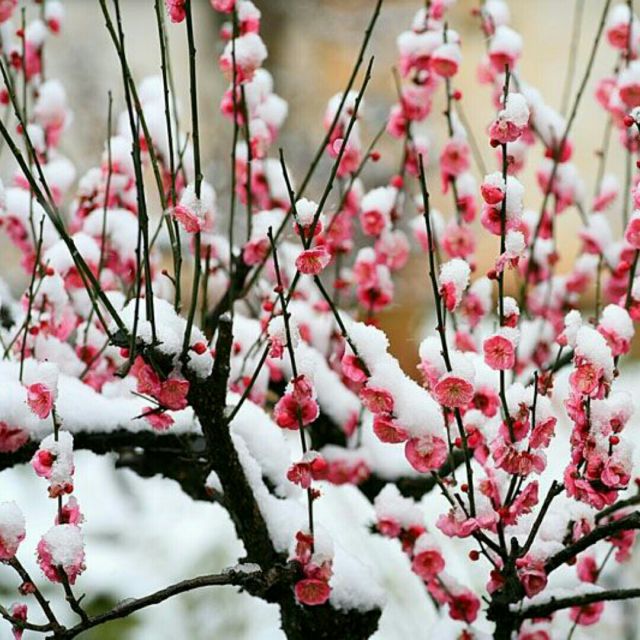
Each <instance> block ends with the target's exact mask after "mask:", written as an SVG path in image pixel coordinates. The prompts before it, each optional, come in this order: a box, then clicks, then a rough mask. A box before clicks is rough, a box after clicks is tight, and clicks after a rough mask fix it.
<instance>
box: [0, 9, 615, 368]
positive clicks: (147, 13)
mask: <svg viewBox="0 0 640 640" xmlns="http://www.w3.org/2000/svg"><path fill="white" fill-rule="evenodd" d="M603 4H604V2H601V1H600V0H511V1H510V2H509V6H510V8H511V14H512V26H513V27H514V28H515V29H516V30H517V31H519V32H520V33H521V34H522V35H523V37H524V40H525V46H524V54H523V58H522V61H521V63H520V75H521V77H522V78H523V79H524V80H526V82H528V83H529V84H531V85H533V86H534V87H536V88H538V89H539V90H540V91H541V92H542V94H543V96H544V97H545V99H546V101H547V102H549V104H550V105H551V106H554V107H556V108H558V109H560V108H561V104H562V102H563V100H562V96H563V93H564V91H565V84H566V83H567V76H569V80H568V82H569V86H570V87H571V88H572V91H571V94H570V95H571V100H570V101H569V102H570V104H571V102H572V101H573V96H574V95H575V90H576V88H577V85H578V84H579V82H580V80H581V78H582V76H583V72H584V69H585V67H586V62H587V58H588V55H589V53H590V49H591V45H592V43H593V39H594V36H595V33H596V30H597V25H598V21H599V19H600V16H601V12H602V7H603ZM121 5H122V10H123V16H124V27H125V31H126V38H127V49H128V55H129V61H130V65H131V67H132V71H133V74H134V77H135V78H136V80H138V81H139V80H141V79H143V78H144V77H146V76H149V75H155V74H158V73H159V64H160V54H159V50H158V46H157V39H156V30H155V22H154V20H155V18H154V15H153V0H121ZM257 5H258V7H259V8H260V10H261V11H262V24H263V27H262V34H263V37H264V40H265V42H266V44H267V46H268V49H269V58H268V60H267V61H266V65H265V66H266V68H267V69H268V70H269V71H270V72H271V73H272V74H273V76H274V79H275V90H276V92H277V93H278V94H280V95H281V96H282V97H283V98H285V99H286V100H287V101H288V103H289V117H288V118H287V121H286V123H285V126H284V129H283V131H282V135H281V137H280V139H279V141H278V143H277V144H278V145H281V146H282V147H283V148H284V151H285V156H286V158H287V159H288V163H289V164H290V166H291V172H292V174H293V177H294V179H295V178H296V177H297V178H298V179H301V177H302V176H303V175H304V172H305V170H306V168H307V166H308V163H309V159H310V158H311V157H312V155H313V153H314V152H315V149H316V148H317V145H318V144H319V141H320V140H321V139H322V136H323V133H324V131H323V129H322V117H323V114H324V110H325V107H326V103H327V100H328V99H329V98H330V97H331V96H333V95H334V94H335V93H337V92H338V91H340V90H341V89H342V88H343V87H344V86H345V84H346V82H347V79H348V77H349V74H350V73H351V69H352V66H353V63H354V60H355V58H356V56H357V53H358V49H359V47H360V43H361V39H362V33H363V30H364V28H365V26H366V24H367V22H368V19H369V16H370V14H371V11H372V8H373V5H374V2H373V0H349V1H348V2H344V1H341V0H295V2H291V1H290V0H263V1H262V2H260V1H259V0H258V1H257ZM578 5H581V7H580V6H578ZM420 6H421V3H420V2H418V1H416V0H385V2H384V4H383V9H382V13H381V16H380V18H379V21H378V24H377V27H376V30H375V34H374V37H373V39H372V43H371V46H370V51H369V53H370V55H374V56H375V66H374V75H373V79H372V81H371V83H370V85H369V88H368V90H367V95H366V100H365V102H366V108H365V111H364V121H363V126H362V131H363V145H364V146H365V147H366V146H367V145H368V143H369V141H370V140H371V139H372V137H373V136H374V135H375V133H376V132H377V131H378V130H379V128H380V126H381V125H382V123H383V122H384V120H385V118H386V115H387V113H388V109H389V107H390V105H391V104H392V103H393V102H394V100H395V86H394V82H393V76H392V67H393V65H394V64H396V62H397V49H396V45H395V40H396V37H397V35H398V34H399V33H400V32H401V31H402V30H405V29H407V28H408V27H409V25H410V23H411V19H412V17H413V15H414V14H415V12H416V11H417V9H418V8H419V7H420ZM477 6H478V0H458V2H457V3H456V5H455V6H454V7H453V8H452V9H451V10H450V14H449V15H450V27H451V28H454V29H456V30H457V31H458V32H459V33H460V35H461V37H462V43H463V55H464V61H463V65H462V69H461V72H460V73H459V74H458V76H456V78H455V83H454V86H455V88H458V89H460V90H461V91H462V93H463V100H462V108H463V110H464V113H465V115H466V118H467V120H468V121H469V123H470V128H471V130H472V131H473V133H474V135H475V138H476V139H477V142H478V146H479V149H480V152H481V154H482V156H483V159H484V161H485V164H486V165H487V167H488V171H493V170H495V169H497V168H498V164H497V161H496V155H495V152H494V150H493V149H491V147H489V145H488V139H487V137H486V135H485V130H486V127H487V125H488V123H489V122H490V120H491V118H492V116H493V108H492V105H491V97H490V91H489V89H488V88H487V87H486V86H479V85H478V84H477V82H476V68H477V62H478V60H479V59H480V57H481V56H482V54H483V53H484V51H485V42H484V38H483V36H482V34H481V32H480V30H479V24H478V18H477V17H476V16H474V15H473V13H472V11H473V9H474V8H476V7H477ZM65 7H66V14H67V18H66V21H65V26H64V31H63V35H62V37H61V38H58V39H54V40H51V41H50V44H49V45H47V52H46V56H47V73H48V74H49V76H50V77H59V78H61V79H62V80H63V81H64V83H65V86H66V88H67V91H68V97H69V103H70V105H71V107H72V109H73V110H74V114H75V116H74V122H73V124H72V128H71V129H70V130H68V131H67V132H66V133H65V134H64V136H63V142H62V145H61V149H62V152H63V153H65V154H67V155H68V156H69V157H70V158H71V159H72V160H73V161H74V163H75V165H76V168H77V172H78V176H81V175H82V174H83V173H84V172H85V171H86V170H87V169H88V168H90V167H92V166H94V165H96V164H97V163H98V162H99V160H100V154H101V152H102V149H103V145H104V141H105V138H106V130H107V124H106V120H107V93H108V91H109V90H111V91H112V93H113V96H114V113H116V114H117V113H119V111H121V110H122V109H123V105H124V103H123V97H122V91H121V81H120V72H119V66H118V64H117V60H116V55H115V51H114V49H113V46H112V43H111V41H110V40H109V38H108V34H107V32H106V29H105V28H104V22H103V18H102V14H101V11H100V7H99V4H98V2H97V0H95V1H91V0H67V1H66V2H65ZM576 7H578V9H581V10H579V11H577V12H576ZM194 11H195V27H196V37H197V45H198V81H199V90H200V91H199V93H200V114H201V116H200V117H201V129H202V148H203V159H204V160H203V162H204V173H205V177H206V179H207V180H209V181H210V182H211V183H212V184H213V185H214V186H215V187H216V189H217V191H218V194H219V196H220V198H219V202H220V203H222V204H221V206H220V209H221V211H220V218H221V220H224V216H225V206H224V203H225V202H228V196H227V194H228V191H229V179H230V174H229V167H230V162H229V151H228V149H229V148H230V146H229V145H230V141H231V127H230V126H229V121H228V120H226V119H224V118H222V117H221V116H220V114H219V102H220V98H221V96H222V93H223V91H224V89H225V87H226V82H225V81H224V79H223V78H222V75H221V74H220V72H219V70H218V67H217V57H218V55H219V53H220V51H221V48H222V44H221V41H220V38H219V36H218V31H219V28H220V19H219V17H218V15H217V14H216V13H215V12H213V11H211V8H210V6H209V3H208V1H207V0H196V1H195V2H194ZM576 15H578V17H579V18H580V23H581V34H580V40H579V43H578V48H577V58H576V63H575V68H574V71H573V73H571V70H570V69H568V59H569V50H570V47H571V42H572V29H573V22H574V18H575V17H576ZM168 26H169V32H170V40H171V55H172V59H173V64H174V70H175V80H176V87H177V93H178V97H179V100H180V102H181V103H182V105H183V109H182V112H183V121H184V126H185V127H186V128H188V126H189V120H188V117H186V116H188V109H187V107H188V93H187V90H188V73H187V53H186V37H185V33H184V31H185V30H184V29H183V28H182V25H172V24H169V25H168ZM613 65H614V54H613V52H612V50H611V49H610V48H609V47H607V46H606V44H605V46H602V47H601V48H600V50H599V53H598V56H597V58H596V62H595V66H594V69H593V72H592V74H591V79H590V82H589V85H588V87H587V91H586V93H585V96H584V98H583V100H582V102H581V104H580V109H579V112H578V117H577V120H576V123H575V124H574V127H573V132H572V139H573V141H574V143H575V156H574V160H575V163H576V165H577V166H578V169H579V170H580V173H581V175H582V177H583V179H584V181H585V185H586V193H587V203H588V202H589V200H590V198H591V195H592V193H593V191H594V188H595V185H594V182H595V176H596V172H597V162H596V160H597V157H596V153H597V151H598V150H599V149H600V148H601V146H602V141H603V135H604V129H605V118H604V116H603V112H602V109H601V108H600V107H599V105H598V104H597V103H596V102H595V100H594V99H593V87H594V86H595V85H594V83H595V81H596V80H597V79H598V78H600V77H602V76H603V75H606V74H608V73H610V72H611V70H612V69H613ZM356 86H359V83H356ZM442 93H443V92H442V91H440V92H439V94H440V97H441V94H442ZM442 107H443V105H442V103H438V101H437V100H436V102H435V105H434V109H433V112H432V115H431V116H430V118H429V123H430V125H429V126H430V128H431V131H430V132H429V136H430V139H431V142H432V144H431V150H430V157H431V158H432V159H433V162H432V163H431V168H430V173H431V184H432V185H434V187H435V185H437V184H438V183H439V180H438V173H437V169H436V170H434V167H435V160H436V159H437V157H438V153H439V146H440V144H441V143H442V141H443V138H444V134H445V129H444V116H443V117H439V112H440V111H442ZM378 149H379V150H380V151H381V152H382V159H381V160H380V162H378V163H375V164H374V163H369V165H368V167H367V168H366V170H365V172H364V173H363V180H364V184H365V187H366V188H371V187H374V186H379V185H381V184H386V183H387V181H388V179H389V177H390V176H391V175H393V173H395V171H396V170H397V166H398V162H399V158H400V153H401V143H400V141H397V140H394V139H392V138H390V137H389V136H386V135H385V136H383V138H382V139H381V141H380V143H379V145H378ZM275 152H277V150H275V149H274V153H275ZM540 157H541V154H540V151H539V150H537V152H536V151H534V152H533V153H532V154H531V156H530V159H529V161H528V163H527V167H526V169H525V171H524V174H523V176H522V177H521V179H522V180H523V182H524V183H525V187H526V192H525V207H526V208H533V209H537V208H538V207H539V205H540V201H541V194H540V192H539V189H538V187H537V185H536V182H535V169H536V167H537V164H538V160H539V159H540ZM7 162H8V154H7V153H6V152H5V153H4V154H3V157H2V160H1V161H0V167H2V165H3V164H4V171H3V174H2V175H3V177H4V176H8V175H10V174H8V173H7V172H8V171H9V167H8V166H7ZM624 163H625V159H624V154H623V152H622V150H621V148H620V145H619V144H617V141H616V139H615V134H614V138H613V141H612V144H611V150H610V153H609V160H608V164H607V171H608V172H609V171H610V172H612V173H615V174H616V175H617V176H618V177H619V180H620V182H623V181H624ZM329 166H330V165H329V162H328V161H327V160H326V159H325V163H324V164H323V165H322V166H321V170H320V171H317V172H316V179H315V182H314V183H313V184H312V186H311V189H310V190H309V191H308V194H309V197H311V198H313V197H316V198H318V197H319V194H320V193H321V190H322V188H323V186H324V181H325V180H326V177H327V175H328V169H329ZM477 178H478V179H481V176H480V175H479V174H477ZM5 181H6V180H5ZM412 188H417V185H412ZM432 192H433V193H432V195H433V203H434V204H435V206H436V208H438V209H439V210H440V211H441V212H442V213H443V214H444V216H445V218H447V217H449V216H450V215H451V206H452V205H451V197H450V194H449V195H447V196H446V197H443V196H442V195H441V194H439V193H438V189H437V188H432ZM620 210H621V204H620V203H618V209H617V210H616V211H620ZM406 215H407V216H412V215H414V211H413V208H412V207H411V206H408V207H407V213H406ZM614 224H615V223H614ZM578 225H579V218H578V215H577V212H576V211H575V209H570V210H568V211H567V212H566V213H563V214H562V216H561V217H560V219H559V221H558V227H557V228H558V237H559V238H561V242H560V245H559V246H560V249H561V254H562V260H561V262H560V265H559V270H560V271H562V270H564V269H566V268H567V266H568V265H570V264H571V263H572V261H573V259H574V257H575V255H576V253H577V251H578V250H579V242H578V238H577V234H576V230H577V228H578ZM477 229H478V244H479V250H478V261H479V262H478V267H479V271H480V272H484V271H485V270H486V269H487V267H488V266H489V265H491V264H492V262H493V260H494V256H495V255H496V250H497V245H496V242H495V239H494V238H491V237H490V236H489V234H487V233H485V232H483V231H482V230H481V228H480V226H479V225H478V227H477ZM16 258H17V253H15V252H14V250H13V249H12V247H10V245H9V243H8V242H7V241H6V239H5V238H2V239H0V267H2V270H3V277H4V278H5V279H6V280H8V281H9V282H10V284H11V285H12V287H13V289H14V291H15V292H16V293H17V292H20V291H22V290H23V288H24V285H25V282H26V275H25V274H24V273H23V272H22V271H21V269H20V267H19V266H18V260H17V259H16ZM424 266H425V262H424V259H423V258H421V257H419V258H416V259H413V260H412V261H411V262H410V263H409V265H408V266H407V268H406V271H405V273H403V274H402V277H401V278H399V279H398V282H397V285H396V286H397V290H398V295H397V296H396V300H395V304H394V306H393V307H392V308H391V309H389V310H388V311H387V312H385V313H384V314H383V322H384V324H385V328H388V330H389V332H390V335H391V341H392V345H393V348H394V350H395V351H396V353H397V354H398V356H399V357H400V359H401V360H402V362H403V363H404V364H406V365H408V366H409V367H410V368H412V367H413V366H414V364H415V353H416V340H417V332H419V330H420V327H421V324H422V321H423V319H424V316H425V311H427V310H428V305H429V298H428V295H427V288H426V287H425V286H424V284H425V271H424ZM396 327H399V331H396Z"/></svg>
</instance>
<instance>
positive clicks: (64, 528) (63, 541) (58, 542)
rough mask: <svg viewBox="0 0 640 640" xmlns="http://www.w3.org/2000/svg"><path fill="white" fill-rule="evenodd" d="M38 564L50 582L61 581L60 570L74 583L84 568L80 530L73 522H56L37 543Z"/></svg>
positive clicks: (82, 542) (82, 541)
mask: <svg viewBox="0 0 640 640" xmlns="http://www.w3.org/2000/svg"><path fill="white" fill-rule="evenodd" d="M37 551H38V564H39V565H40V568H41V569H42V572H43V573H44V575H45V576H46V577H47V579H48V580H50V581H51V582H62V581H63V577H62V574H61V570H62V571H64V575H65V576H66V579H67V580H68V581H69V583H70V584H75V582H76V580H77V578H78V576H79V575H80V574H81V573H82V572H83V571H84V570H85V564H84V561H85V555H84V540H83V538H82V532H81V531H80V529H79V528H78V527H77V526H75V525H73V524H58V525H55V526H53V527H51V529H49V531H47V532H46V533H45V534H44V536H42V538H41V539H40V542H39V543H38V549H37Z"/></svg>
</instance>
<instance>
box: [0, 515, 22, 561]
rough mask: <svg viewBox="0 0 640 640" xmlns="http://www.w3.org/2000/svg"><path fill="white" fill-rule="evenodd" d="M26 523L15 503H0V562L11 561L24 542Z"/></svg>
mask: <svg viewBox="0 0 640 640" xmlns="http://www.w3.org/2000/svg"><path fill="white" fill-rule="evenodd" d="M25 535H26V532H25V521H24V516H23V515H22V511H20V509H19V507H18V505H17V504H16V503H15V502H0V560H11V558H13V557H14V556H15V555H16V552H17V551H18V547H19V546H20V543H21V542H22V541H23V540H24V538H25Z"/></svg>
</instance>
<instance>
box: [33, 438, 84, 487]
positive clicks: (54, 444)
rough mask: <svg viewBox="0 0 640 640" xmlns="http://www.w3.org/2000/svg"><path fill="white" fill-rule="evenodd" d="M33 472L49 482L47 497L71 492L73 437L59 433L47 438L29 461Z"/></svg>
mask: <svg viewBox="0 0 640 640" xmlns="http://www.w3.org/2000/svg"><path fill="white" fill-rule="evenodd" d="M31 465H32V466H33V469H34V470H35V472H36V473H37V474H38V475H39V476H40V477H42V478H46V479H47V480H48V481H49V496H50V497H52V498H56V497H58V496H60V495H63V494H65V493H72V492H73V473H74V462H73V436H72V435H71V434H70V433H69V432H68V431H59V432H58V433H57V437H56V434H51V435H49V436H47V437H46V438H45V439H44V440H43V441H42V442H41V443H40V446H39V447H38V450H37V451H36V452H35V454H34V455H33V458H32V459H31Z"/></svg>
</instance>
